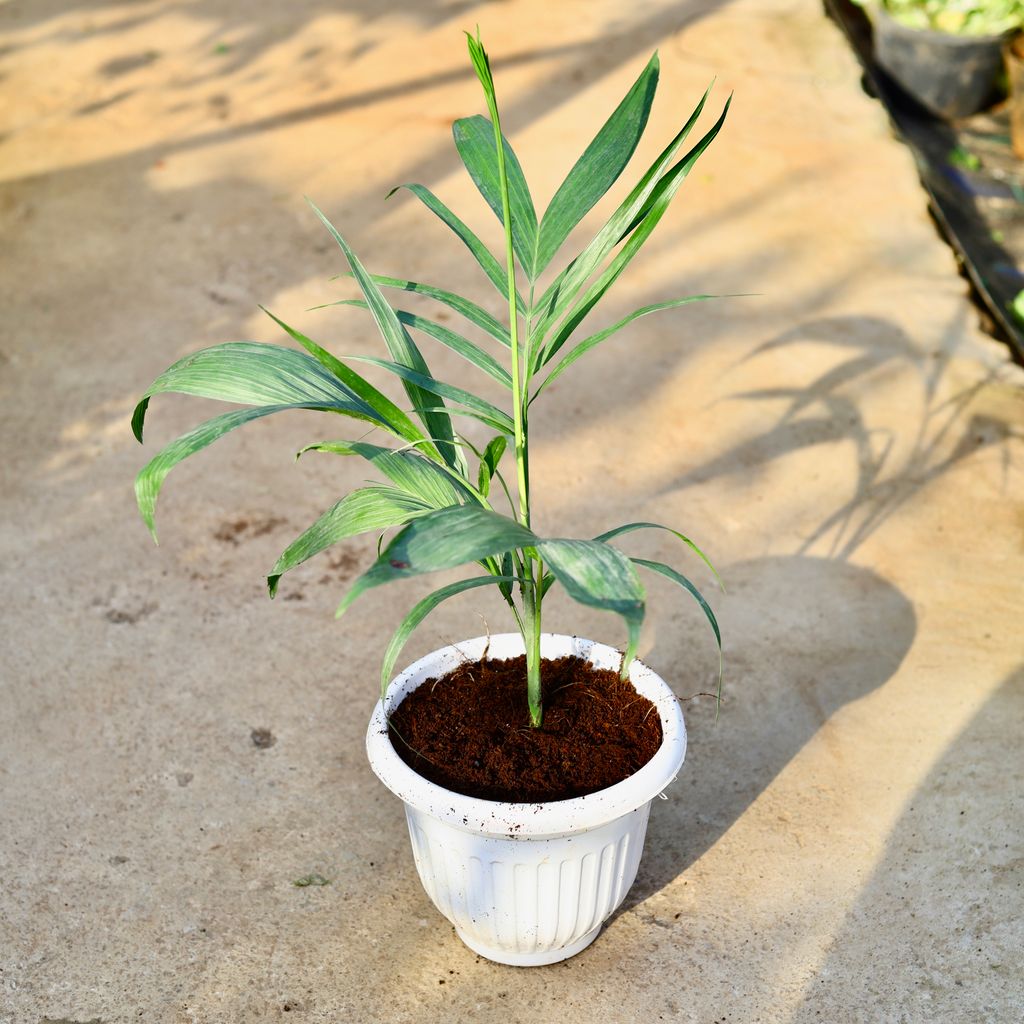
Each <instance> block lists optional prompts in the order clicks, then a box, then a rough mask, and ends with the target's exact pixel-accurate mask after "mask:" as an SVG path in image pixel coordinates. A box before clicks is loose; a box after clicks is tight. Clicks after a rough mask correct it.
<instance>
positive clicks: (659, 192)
mask: <svg viewBox="0 0 1024 1024" xmlns="http://www.w3.org/2000/svg"><path fill="white" fill-rule="evenodd" d="M728 112H729V101H728V100H727V101H726V104H725V109H724V110H723V111H722V114H721V116H720V117H719V119H718V120H717V121H716V122H715V124H714V125H713V126H712V128H711V129H710V130H709V131H708V132H707V134H706V135H705V136H704V137H703V138H702V139H701V140H700V142H698V143H697V145H696V146H694V147H693V149H691V150H690V152H689V153H687V155H686V156H685V157H684V158H683V159H682V160H680V161H679V163H677V164H676V165H675V166H674V167H672V169H671V170H670V171H668V172H667V173H666V174H665V176H664V177H663V178H662V179H661V180H660V181H659V182H658V184H657V186H656V188H655V189H654V191H653V192H652V194H651V203H650V204H649V206H648V207H647V209H646V212H645V214H644V216H643V219H642V220H641V221H640V222H639V224H638V225H637V226H636V227H635V228H634V229H633V230H632V233H631V234H630V235H629V237H628V238H627V239H626V242H625V244H624V245H623V246H622V248H621V249H620V250H619V251H618V252H617V253H616V254H615V257H614V258H613V259H612V261H611V262H610V263H609V264H608V266H606V267H605V268H604V270H603V271H602V272H601V273H600V274H599V275H598V277H597V278H596V279H595V280H594V282H593V283H592V284H591V285H590V287H589V288H588V289H587V290H586V292H585V293H584V295H583V297H582V298H581V299H579V300H578V301H577V302H576V303H575V304H574V306H573V307H572V309H571V310H570V311H569V312H568V313H567V314H566V316H565V319H564V320H563V321H562V322H561V323H560V324H559V325H558V329H557V331H556V332H555V333H554V334H553V335H552V337H551V339H550V340H549V341H548V342H547V343H546V345H545V346H544V349H543V359H542V362H547V361H548V360H549V359H551V357H552V356H553V355H554V354H555V353H556V352H557V351H558V350H559V349H560V348H561V347H562V345H564V344H565V342H566V341H567V340H568V339H569V337H570V335H571V334H572V332H573V331H574V330H575V329H576V328H577V327H578V326H579V324H580V322H581V321H582V320H583V318H584V317H585V316H586V315H587V314H588V313H589V312H590V310H591V309H593V307H594V306H595V305H596V304H597V303H598V302H599V301H600V300H601V298H602V297H603V296H604V295H605V294H606V293H607V291H608V289H609V288H610V287H611V286H612V285H613V284H614V283H615V281H616V280H618V277H619V275H620V274H621V273H622V272H623V270H625V269H626V267H627V266H628V265H629V263H630V262H631V261H632V259H633V257H634V256H635V255H636V254H637V253H638V252H639V251H640V249H641V247H642V246H643V244H644V242H646V241H647V239H648V238H649V237H650V234H651V232H652V231H653V230H654V229H655V227H657V225H658V222H659V221H660V220H661V218H662V217H663V216H664V215H665V211H666V210H667V209H668V207H669V203H671V202H672V199H673V197H674V196H675V194H676V192H677V191H678V189H679V186H680V185H682V183H683V181H684V179H685V178H686V176H687V174H689V172H690V169H691V168H692V167H693V165H694V164H695V163H696V162H697V160H698V158H699V157H700V155H701V154H702V153H703V152H704V150H705V149H707V147H708V146H710V145H711V143H712V141H713V140H714V138H715V136H716V135H717V134H718V132H719V131H720V129H721V127H722V125H723V124H724V123H725V117H726V115H727V114H728Z"/></svg>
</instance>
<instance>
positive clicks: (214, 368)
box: [132, 341, 387, 441]
mask: <svg viewBox="0 0 1024 1024" xmlns="http://www.w3.org/2000/svg"><path fill="white" fill-rule="evenodd" d="M169 392H176V393H179V394H184V395H195V396H196V397H198V398H216V399H220V401H222V402H236V403H238V404H239V405H275V406H282V405H302V406H304V407H308V408H324V409H336V410H338V411H347V412H350V413H358V414H359V415H360V416H361V417H362V418H364V419H368V420H370V421H372V422H376V423H380V424H381V425H382V426H387V423H386V421H385V420H384V419H383V417H381V416H380V415H379V414H378V413H377V412H376V411H375V410H374V409H373V407H372V406H370V405H369V404H368V403H367V402H365V401H363V399H361V398H360V397H359V396H358V395H356V394H355V393H354V392H352V391H351V390H350V389H349V388H347V387H345V385H343V384H342V383H341V381H339V380H338V379H337V378H336V377H335V376H334V375H333V374H331V373H329V372H328V371H327V370H326V369H325V368H324V367H323V366H321V365H320V363H318V362H317V361H316V360H315V359H312V358H310V356H307V355H306V354H305V353H303V352H296V351H294V350H293V349H290V348H282V347H281V346H279V345H263V344H258V343H256V342H248V341H241V342H229V343H227V344H224V345H214V346H213V347H212V348H204V349H202V350H200V351H199V352H196V353H194V354H193V355H190V356H186V357H185V358H184V359H179V360H178V361H177V362H176V363H174V365H173V366H170V367H168V369H166V370H164V372H163V373H161V374H160V376H159V377H157V379H156V380H155V381H153V383H152V384H151V385H150V387H149V389H148V390H147V391H146V392H145V394H144V395H143V396H142V399H141V400H140V402H139V404H138V405H137V406H136V407H135V412H134V414H133V416H132V430H133V432H134V433H135V437H136V438H137V439H138V440H139V441H141V440H142V432H143V426H144V423H145V419H146V411H147V409H148V408H149V400H150V398H152V397H153V396H154V395H158V394H166V393H169Z"/></svg>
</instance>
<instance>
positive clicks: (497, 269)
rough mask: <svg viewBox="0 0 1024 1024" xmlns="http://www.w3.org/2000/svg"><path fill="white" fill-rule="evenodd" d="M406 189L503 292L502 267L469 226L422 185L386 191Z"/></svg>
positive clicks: (503, 276) (502, 292)
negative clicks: (449, 231)
mask: <svg viewBox="0 0 1024 1024" xmlns="http://www.w3.org/2000/svg"><path fill="white" fill-rule="evenodd" d="M403 188H405V189H408V190H409V191H410V192H411V193H412V194H413V195H414V196H416V198H417V199H419V200H420V201H421V202H422V203H423V205H424V206H426V208H427V209H428V210H430V211H431V213H434V214H436V215H437V216H438V217H439V218H440V220H441V221H442V222H443V223H445V224H447V225H448V227H449V228H451V229H452V231H453V232H454V233H455V235H456V237H457V238H459V239H460V240H461V241H462V243H463V244H464V245H465V246H466V248H467V249H468V250H469V251H470V252H471V253H472V254H473V258H474V259H475V260H476V261H477V263H479V264H480V269H481V270H483V272H484V273H485V274H486V275H487V277H488V279H489V280H490V282H491V284H493V285H494V287H495V288H497V289H498V291H499V292H501V294H502V295H504V294H505V271H504V270H503V269H502V266H501V264H500V263H499V262H498V260H497V259H496V258H495V256H494V255H493V254H492V253H491V251H490V249H488V248H487V246H486V245H484V243H483V242H481V241H480V239H479V238H477V236H476V235H475V234H474V233H473V231H472V229H471V228H469V227H468V226H467V225H466V224H465V223H464V222H463V221H462V220H461V219H460V218H459V217H457V216H456V215H455V214H454V213H452V211H451V210H449V209H448V207H447V206H445V204H444V203H442V202H441V200H440V199H438V198H437V196H435V195H434V193H433V192H431V191H430V189H429V188H426V187H424V186H423V185H397V186H396V187H395V188H393V189H392V190H391V191H390V192H389V193H388V198H389V199H390V198H391V197H392V196H393V195H394V194H395V193H396V192H397V191H398V190H399V189H403Z"/></svg>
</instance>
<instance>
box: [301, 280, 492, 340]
mask: <svg viewBox="0 0 1024 1024" xmlns="http://www.w3.org/2000/svg"><path fill="white" fill-rule="evenodd" d="M342 276H343V277H351V276H352V275H351V274H343V275H342ZM370 277H371V279H372V280H373V282H374V284H377V285H380V287H381V288H398V289H400V290H401V291H404V292H412V294H414V295H425V296H426V297H427V298H428V299H434V300H435V301H436V302H440V303H441V304H442V305H445V306H447V307H448V308H449V309H451V310H454V311H455V312H456V313H458V314H459V316H461V317H464V318H465V319H466V320H468V321H469V322H470V323H471V324H474V325H475V326H477V327H479V328H480V330H482V331H484V332H485V333H486V334H489V335H490V336H491V337H492V338H494V340H495V341H499V342H501V344H502V345H504V346H505V347H506V348H508V347H509V345H510V344H511V342H510V341H509V336H508V328H507V327H505V326H504V324H502V323H501V322H500V321H499V320H497V319H496V318H495V317H493V316H491V314H490V313H488V312H487V310H486V309H484V308H483V307H482V306H479V305H477V304H476V303H475V302H473V301H472V300H470V299H467V298H465V296H462V295H457V294H456V293H455V292H450V291H447V290H446V289H444V288H436V287H435V286H434V285H432V284H422V283H421V282H419V281H408V280H406V279H405V278H403V277H385V276H384V275H383V274H371V275H370ZM350 304H351V300H349V299H342V300H341V301H340V302H328V303H325V304H324V305H323V306H314V307H313V308H314V309H325V308H326V307H327V306H347V305H350Z"/></svg>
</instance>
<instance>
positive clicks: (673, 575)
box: [631, 558, 723, 704]
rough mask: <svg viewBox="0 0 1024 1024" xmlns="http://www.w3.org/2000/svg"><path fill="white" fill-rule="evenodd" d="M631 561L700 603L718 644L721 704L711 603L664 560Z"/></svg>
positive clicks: (716, 631) (719, 638)
mask: <svg viewBox="0 0 1024 1024" xmlns="http://www.w3.org/2000/svg"><path fill="white" fill-rule="evenodd" d="M631 561H632V562H633V563H634V564H636V565H642V566H643V567H644V568H645V569H650V570H651V571H652V572H656V573H659V574H660V575H662V576H664V577H665V578H666V579H670V580H671V581H672V582H673V583H677V584H678V585H679V586H681V587H682V588H683V590H685V591H686V592H687V593H689V594H690V595H691V596H692V597H693V598H694V600H696V602H697V603H698V604H699V605H700V607H701V610H702V611H703V612H704V616H705V618H706V619H707V620H708V623H709V624H710V626H711V631H712V632H713V633H714V634H715V642H716V643H717V644H718V702H719V704H721V702H722V672H723V659H722V633H721V630H720V629H719V628H718V620H717V619H716V618H715V613H714V612H713V611H712V610H711V605H709V604H708V603H707V601H706V600H704V595H703V594H702V593H701V592H700V591H699V590H698V589H697V588H696V587H695V586H694V585H693V584H692V583H691V582H690V581H689V580H688V579H687V578H686V577H685V576H684V575H683V574H682V573H680V572H676V570H675V569H673V568H672V566H670V565H665V563H664V562H650V561H648V560H647V559H646V558H634V559H631Z"/></svg>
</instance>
